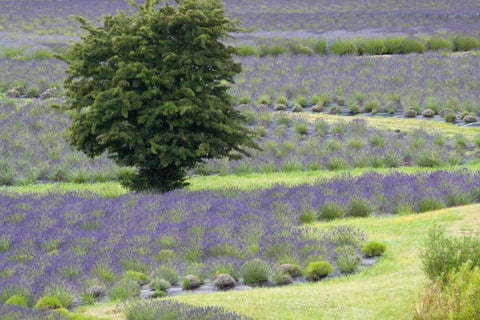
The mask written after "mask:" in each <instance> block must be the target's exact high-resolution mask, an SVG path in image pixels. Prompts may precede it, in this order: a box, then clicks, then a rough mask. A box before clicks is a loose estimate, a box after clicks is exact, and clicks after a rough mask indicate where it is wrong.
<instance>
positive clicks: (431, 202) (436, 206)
mask: <svg viewBox="0 0 480 320" xmlns="http://www.w3.org/2000/svg"><path fill="white" fill-rule="evenodd" d="M444 207H445V204H444V203H443V201H442V200H440V199H437V198H435V197H425V198H423V199H421V200H420V201H419V202H418V211H419V212H426V211H433V210H440V209H443V208H444Z"/></svg>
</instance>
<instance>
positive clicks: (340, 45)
mask: <svg viewBox="0 0 480 320" xmlns="http://www.w3.org/2000/svg"><path fill="white" fill-rule="evenodd" d="M328 51H329V52H331V53H333V54H336V55H339V56H343V55H346V54H358V48H357V45H356V44H355V42H353V41H351V40H345V39H335V40H333V41H332V43H330V46H329V47H328Z"/></svg>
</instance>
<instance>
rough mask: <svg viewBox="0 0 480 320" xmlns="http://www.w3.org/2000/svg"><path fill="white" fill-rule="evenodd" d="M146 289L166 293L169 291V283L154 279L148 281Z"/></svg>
mask: <svg viewBox="0 0 480 320" xmlns="http://www.w3.org/2000/svg"><path fill="white" fill-rule="evenodd" d="M148 287H149V288H150V290H153V291H167V290H168V289H170V282H168V281H167V280H164V279H160V278H155V279H152V281H150V283H149V284H148Z"/></svg>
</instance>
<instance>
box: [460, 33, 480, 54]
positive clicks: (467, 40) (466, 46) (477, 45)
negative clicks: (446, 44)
mask: <svg viewBox="0 0 480 320" xmlns="http://www.w3.org/2000/svg"><path fill="white" fill-rule="evenodd" d="M477 49H480V41H479V40H478V39H477V38H475V37H473V36H459V37H457V38H456V39H455V51H470V50H477Z"/></svg>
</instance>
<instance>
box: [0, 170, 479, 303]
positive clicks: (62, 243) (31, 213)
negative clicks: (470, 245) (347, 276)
mask: <svg viewBox="0 0 480 320" xmlns="http://www.w3.org/2000/svg"><path fill="white" fill-rule="evenodd" d="M479 178H480V177H479V176H478V174H476V173H475V174H472V173H470V172H467V171H458V172H445V171H437V172H434V173H430V174H417V175H405V174H392V175H388V176H382V175H379V174H375V173H372V174H367V175H364V176H362V177H359V178H352V177H349V176H345V177H342V178H338V179H332V180H331V181H329V182H326V183H319V184H316V185H313V186H305V185H304V186H298V187H293V188H287V187H281V186H279V187H275V188H271V189H266V190H264V191H262V192H259V193H258V192H248V191H247V192H239V191H238V190H231V191H228V192H209V191H202V192H182V191H174V192H170V193H167V194H164V195H162V196H159V195H133V194H129V195H125V196H122V197H119V198H114V199H107V198H101V197H98V196H94V195H89V194H83V195H82V194H74V193H72V194H66V195H50V196H37V197H32V196H16V197H11V196H0V201H1V203H2V210H1V219H2V221H3V222H4V223H2V225H1V227H0V230H1V234H2V236H1V238H0V244H1V247H0V249H1V251H0V257H1V259H0V261H1V270H2V273H1V275H2V276H1V278H0V287H1V288H2V289H1V291H0V298H1V299H2V302H5V301H6V300H7V299H9V298H11V297H12V296H13V295H15V294H16V295H20V296H22V297H24V298H25V299H26V301H27V303H28V304H29V305H30V304H34V303H35V302H36V301H38V300H39V299H40V298H41V297H42V296H46V295H47V296H48V295H51V296H57V297H59V298H60V299H63V300H61V301H62V305H63V307H70V306H72V305H74V304H75V303H79V302H80V301H82V299H83V300H84V302H85V301H89V300H88V299H89V294H88V288H89V287H91V286H93V285H96V286H100V287H101V288H104V290H106V291H107V294H108V295H109V297H110V298H111V299H118V298H119V297H122V298H124V297H126V296H127V297H128V296H133V295H136V294H138V293H139V289H140V287H139V285H138V284H131V283H127V287H126V288H125V279H134V277H133V278H132V275H136V276H139V275H140V274H143V275H145V277H147V275H150V278H149V279H150V280H151V279H153V278H154V277H155V276H161V277H164V278H165V279H168V280H169V281H170V282H171V285H174V284H175V283H176V282H177V281H179V278H178V277H179V276H181V275H186V274H192V273H193V274H196V275H198V277H200V278H202V279H208V278H211V277H213V275H215V274H216V273H218V272H226V271H225V270H227V272H229V273H230V274H231V275H232V276H233V277H234V278H236V279H238V277H239V275H241V274H242V266H245V264H246V263H248V261H251V260H252V259H254V258H259V259H263V260H264V261H266V262H267V263H268V265H269V266H270V268H272V269H273V270H275V268H278V266H279V265H280V264H282V263H291V264H298V265H300V266H302V267H305V266H306V264H307V263H308V262H309V261H315V260H318V259H321V260H323V259H324V260H327V261H329V262H330V263H332V264H333V265H334V266H336V265H337V263H339V262H338V261H339V260H338V259H339V257H340V253H339V252H340V251H339V250H338V248H339V247H342V246H347V245H348V246H352V247H353V248H355V249H356V252H357V253H358V250H359V248H360V246H361V245H362V244H363V243H364V241H365V240H366V236H365V235H364V234H363V232H361V231H359V230H358V229H356V228H351V227H337V228H333V229H328V230H325V231H320V230H318V229H315V228H300V229H298V228H296V226H298V225H299V224H300V223H301V221H306V217H312V218H311V219H313V220H315V219H332V218H339V217H341V216H350V217H353V216H368V215H372V214H373V215H383V214H392V213H393V214H400V213H402V214H405V213H406V212H419V211H420V212H423V211H427V210H430V209H432V208H433V209H438V208H443V207H445V206H455V205H463V204H468V203H472V202H475V201H478V200H479V197H480V192H479V190H480V179H479ZM359 202H362V203H363V205H359ZM327 206H330V207H331V206H337V207H338V208H339V210H340V212H341V216H337V217H332V216H327V213H326V212H327V211H325V210H324V208H326V207H327ZM365 208H368V210H366V209H365ZM310 221H312V220H310ZM25 234H29V237H25ZM279 244H281V245H279ZM335 248H337V249H335ZM335 269H337V270H338V267H335ZM219 270H222V271H219ZM337 272H338V271H337ZM129 277H130V278H129ZM142 279H143V278H142ZM145 282H147V280H146V278H145V280H142V281H141V282H140V284H143V283H145ZM121 286H123V287H122V288H123V291H121V292H120V293H119V291H118V290H119V287H121ZM91 298H92V297H90V299H91Z"/></svg>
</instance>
